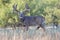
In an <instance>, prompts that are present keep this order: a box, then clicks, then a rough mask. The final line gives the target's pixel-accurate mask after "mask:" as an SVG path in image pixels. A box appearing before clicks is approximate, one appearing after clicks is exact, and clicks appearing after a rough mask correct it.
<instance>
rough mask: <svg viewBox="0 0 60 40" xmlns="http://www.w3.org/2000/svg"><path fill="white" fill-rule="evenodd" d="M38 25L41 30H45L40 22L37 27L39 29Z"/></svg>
mask: <svg viewBox="0 0 60 40" xmlns="http://www.w3.org/2000/svg"><path fill="white" fill-rule="evenodd" d="M40 27H41V28H42V29H43V31H45V28H44V26H43V25H42V24H40V25H39V26H38V27H37V29H39V28H40Z"/></svg>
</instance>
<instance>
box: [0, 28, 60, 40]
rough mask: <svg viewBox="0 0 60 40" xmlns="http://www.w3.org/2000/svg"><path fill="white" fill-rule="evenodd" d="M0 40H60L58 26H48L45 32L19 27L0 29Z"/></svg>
mask: <svg viewBox="0 0 60 40" xmlns="http://www.w3.org/2000/svg"><path fill="white" fill-rule="evenodd" d="M0 40H60V28H58V29H55V28H50V29H49V28H48V29H46V31H45V32H43V31H42V29H39V30H34V29H33V28H32V29H29V30H28V31H26V32H22V30H21V29H16V30H12V29H0Z"/></svg>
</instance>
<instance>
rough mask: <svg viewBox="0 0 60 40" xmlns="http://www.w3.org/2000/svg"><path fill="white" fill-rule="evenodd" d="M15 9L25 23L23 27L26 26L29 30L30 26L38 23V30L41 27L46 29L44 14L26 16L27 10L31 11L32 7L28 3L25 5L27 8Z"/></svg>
mask: <svg viewBox="0 0 60 40" xmlns="http://www.w3.org/2000/svg"><path fill="white" fill-rule="evenodd" d="M15 9H16V8H15ZM15 11H16V12H17V14H18V18H19V19H20V21H21V22H22V23H23V27H25V28H26V31H28V29H29V26H36V25H38V27H37V28H36V30H37V29H39V28H40V27H41V28H42V29H43V30H44V31H45V27H44V26H45V25H44V24H45V17H43V16H25V14H26V12H30V8H29V6H28V4H26V5H25V9H24V10H23V11H18V10H15Z"/></svg>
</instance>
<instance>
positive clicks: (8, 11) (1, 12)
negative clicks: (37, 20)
mask: <svg viewBox="0 0 60 40" xmlns="http://www.w3.org/2000/svg"><path fill="white" fill-rule="evenodd" d="M26 3H28V4H29V7H30V9H31V11H30V14H27V15H28V16H30V15H34V16H40V15H42V16H44V17H45V19H46V24H50V23H52V19H53V18H52V14H53V15H55V16H57V18H58V19H57V21H58V22H60V0H0V26H4V25H6V24H8V23H10V24H14V23H15V22H18V16H17V15H16V14H13V12H12V10H13V9H12V6H13V4H18V7H17V9H18V10H20V11H22V10H23V9H24V7H25V4H26ZM10 17H11V18H10ZM13 18H15V20H13Z"/></svg>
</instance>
